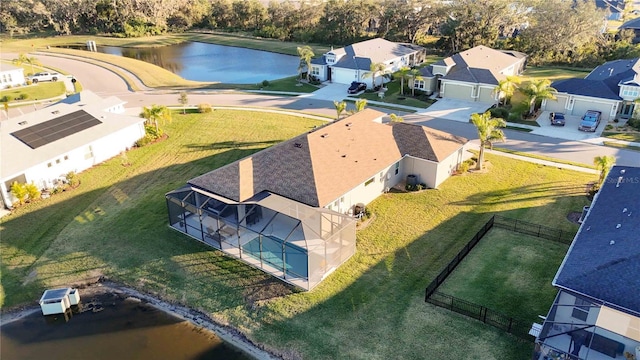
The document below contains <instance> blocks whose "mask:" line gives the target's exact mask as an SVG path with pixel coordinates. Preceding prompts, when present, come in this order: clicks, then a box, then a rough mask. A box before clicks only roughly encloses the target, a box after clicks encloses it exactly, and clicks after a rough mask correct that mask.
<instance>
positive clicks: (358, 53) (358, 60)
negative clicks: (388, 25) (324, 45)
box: [331, 38, 418, 70]
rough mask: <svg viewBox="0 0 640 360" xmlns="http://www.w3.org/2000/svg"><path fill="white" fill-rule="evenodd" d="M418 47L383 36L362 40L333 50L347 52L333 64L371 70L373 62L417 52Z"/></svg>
mask: <svg viewBox="0 0 640 360" xmlns="http://www.w3.org/2000/svg"><path fill="white" fill-rule="evenodd" d="M416 51H418V50H416V49H412V48H411V47H408V46H405V45H402V44H398V43H394V42H391V41H388V40H385V39H382V38H376V39H371V40H366V41H361V42H358V43H355V44H351V45H348V46H345V47H344V48H340V49H336V50H332V51H331V52H333V53H335V54H336V55H339V54H345V55H344V56H342V57H341V58H340V60H338V62H337V63H336V64H335V65H333V66H334V67H340V68H347V69H360V70H369V69H370V68H371V64H372V63H382V62H385V61H389V60H391V59H395V58H397V57H401V56H406V55H409V54H413V53H415V52H416Z"/></svg>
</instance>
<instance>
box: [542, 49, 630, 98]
mask: <svg viewBox="0 0 640 360" xmlns="http://www.w3.org/2000/svg"><path fill="white" fill-rule="evenodd" d="M638 72H640V62H639V61H638V58H635V59H624V60H614V61H609V62H606V63H604V64H602V65H600V66H598V67H596V68H595V69H593V71H591V72H590V73H589V75H587V76H586V77H585V78H584V79H565V80H558V81H555V82H554V83H553V84H551V86H552V87H553V88H554V89H556V90H558V91H559V92H564V93H567V94H574V95H583V96H591V97H597V98H602V99H612V100H622V98H621V97H620V95H619V94H620V82H623V81H628V80H632V79H633V78H634V76H636V74H637V73H638Z"/></svg>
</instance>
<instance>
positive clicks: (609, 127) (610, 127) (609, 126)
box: [604, 124, 613, 130]
mask: <svg viewBox="0 0 640 360" xmlns="http://www.w3.org/2000/svg"><path fill="white" fill-rule="evenodd" d="M604 129H605V130H611V129H613V125H611V124H607V126H605V127H604Z"/></svg>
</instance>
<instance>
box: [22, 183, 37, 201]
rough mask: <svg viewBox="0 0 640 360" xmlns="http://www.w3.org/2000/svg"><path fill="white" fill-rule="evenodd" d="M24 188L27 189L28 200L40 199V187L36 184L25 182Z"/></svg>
mask: <svg viewBox="0 0 640 360" xmlns="http://www.w3.org/2000/svg"><path fill="white" fill-rule="evenodd" d="M24 186H25V189H26V190H27V194H29V200H30V201H35V200H38V199H40V195H41V193H40V189H38V187H37V186H36V184H34V183H31V184H25V185H24Z"/></svg>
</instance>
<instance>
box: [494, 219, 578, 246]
mask: <svg viewBox="0 0 640 360" xmlns="http://www.w3.org/2000/svg"><path fill="white" fill-rule="evenodd" d="M493 219H494V224H493V225H494V226H497V227H499V228H503V229H507V230H511V231H514V232H518V233H521V234H527V235H532V236H536V237H540V238H544V239H548V240H553V241H556V242H560V243H563V244H571V241H573V237H574V236H575V233H572V232H569V231H563V230H558V229H553V228H550V227H546V226H543V225H538V224H533V223H530V222H527V221H522V220H517V219H510V218H506V217H502V216H499V215H494V216H493Z"/></svg>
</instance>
